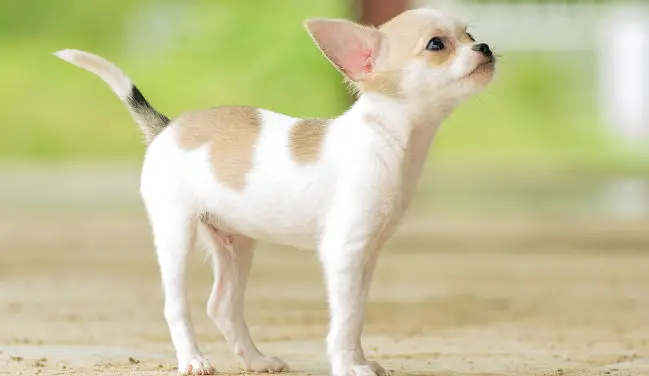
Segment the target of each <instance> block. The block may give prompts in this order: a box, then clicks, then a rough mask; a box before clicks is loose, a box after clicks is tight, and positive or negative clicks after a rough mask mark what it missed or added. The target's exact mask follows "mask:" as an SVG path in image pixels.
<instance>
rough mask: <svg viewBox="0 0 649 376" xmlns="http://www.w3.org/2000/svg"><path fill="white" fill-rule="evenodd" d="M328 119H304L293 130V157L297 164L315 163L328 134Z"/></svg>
mask: <svg viewBox="0 0 649 376" xmlns="http://www.w3.org/2000/svg"><path fill="white" fill-rule="evenodd" d="M328 123H329V120H327V119H302V120H298V121H297V123H295V124H294V125H293V127H292V128H291V134H290V144H291V145H290V148H291V155H292V156H293V159H294V160H295V161H296V162H297V163H314V162H316V161H317V160H318V157H319V156H320V151H321V150H322V144H323V142H324V138H325V135H326V134H327V124H328Z"/></svg>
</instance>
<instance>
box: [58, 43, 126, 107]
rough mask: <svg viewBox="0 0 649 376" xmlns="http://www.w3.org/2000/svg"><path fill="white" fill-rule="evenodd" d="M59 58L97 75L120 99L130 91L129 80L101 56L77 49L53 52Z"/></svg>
mask: <svg viewBox="0 0 649 376" xmlns="http://www.w3.org/2000/svg"><path fill="white" fill-rule="evenodd" d="M54 55H55V56H56V57H58V58H59V59H62V60H65V61H67V62H68V63H71V64H74V65H76V66H78V67H80V68H83V69H86V70H87V71H89V72H92V73H94V74H96V75H97V76H99V78H101V79H102V80H104V82H106V83H107V84H108V86H110V88H111V89H113V91H114V92H115V94H117V96H118V97H120V98H121V99H125V98H126V96H127V95H128V94H129V93H130V92H131V88H132V87H133V84H132V83H131V80H130V79H129V78H128V76H126V74H124V72H122V70H121V69H119V68H118V67H117V66H116V65H115V64H113V63H111V62H110V61H108V60H106V59H104V58H103V57H100V56H97V55H95V54H91V53H89V52H85V51H79V50H70V49H68V50H61V51H57V52H55V53H54Z"/></svg>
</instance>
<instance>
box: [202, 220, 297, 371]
mask: <svg viewBox="0 0 649 376" xmlns="http://www.w3.org/2000/svg"><path fill="white" fill-rule="evenodd" d="M205 229H206V232H207V233H208V239H209V243H210V244H208V245H209V248H210V250H211V253H212V256H213V259H214V286H213V288H212V292H211V294H210V297H209V300H208V302H207V313H208V315H209V316H210V317H211V318H212V320H213V321H214V323H215V324H216V326H217V327H218V328H219V330H221V332H222V333H223V336H224V337H225V340H226V341H227V342H228V343H229V344H230V346H231V347H232V348H233V351H234V353H235V354H237V356H238V357H239V359H240V360H241V361H242V362H243V364H244V366H245V369H246V370H248V371H253V372H279V371H286V370H288V367H287V366H286V364H285V363H284V362H282V361H281V360H279V359H277V358H273V357H268V356H265V355H264V354H262V353H261V351H259V349H257V346H255V344H254V342H253V341H252V338H250V332H249V330H248V325H247V324H246V322H245V319H244V316H243V300H244V293H245V290H246V285H247V282H248V275H249V272H250V266H251V265H252V258H253V248H254V240H252V239H250V238H247V237H244V236H240V235H227V234H223V233H221V232H219V231H218V230H216V229H215V228H212V227H211V226H207V227H205Z"/></svg>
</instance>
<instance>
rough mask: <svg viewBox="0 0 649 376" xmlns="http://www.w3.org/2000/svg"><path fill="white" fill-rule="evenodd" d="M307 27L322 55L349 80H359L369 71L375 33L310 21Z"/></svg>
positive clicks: (375, 45)
mask: <svg viewBox="0 0 649 376" xmlns="http://www.w3.org/2000/svg"><path fill="white" fill-rule="evenodd" d="M308 27H309V30H310V31H311V33H312V35H313V37H314V39H315V40H316V42H317V43H318V45H319V46H320V48H321V49H322V51H323V52H324V53H325V55H327V57H328V58H329V59H330V60H331V61H332V62H333V63H334V64H335V65H336V66H337V67H338V68H339V69H340V70H341V71H342V72H343V73H345V74H346V75H347V76H348V77H349V78H350V79H352V80H355V81H356V80H360V79H362V78H363V76H364V75H366V74H368V73H371V72H372V71H373V69H374V59H375V58H376V54H377V53H378V47H379V44H380V32H379V31H378V30H376V29H372V28H366V27H363V26H360V25H357V24H354V23H351V22H346V21H333V20H318V21H312V22H310V23H309V26H308Z"/></svg>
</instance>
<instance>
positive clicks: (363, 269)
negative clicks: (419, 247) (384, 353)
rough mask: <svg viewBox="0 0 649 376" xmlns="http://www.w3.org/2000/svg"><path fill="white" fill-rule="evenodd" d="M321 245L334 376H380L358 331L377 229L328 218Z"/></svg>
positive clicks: (363, 310) (359, 329) (372, 270)
mask: <svg viewBox="0 0 649 376" xmlns="http://www.w3.org/2000/svg"><path fill="white" fill-rule="evenodd" d="M327 223H328V226H327V228H326V229H325V232H324V236H323V238H322V242H321V246H320V258H321V260H322V265H323V268H324V274H325V281H326V284H327V295H328V298H329V312H330V328H329V335H328V336H327V353H328V355H329V361H330V365H331V371H332V374H333V375H334V376H382V375H385V374H386V372H385V370H383V368H381V366H379V365H378V363H376V362H370V361H368V360H367V359H365V354H364V353H363V349H362V347H361V333H362V330H363V319H364V313H365V302H366V300H367V296H368V293H369V288H370V283H371V280H372V274H373V272H374V267H375V265H376V258H377V253H378V250H379V247H378V246H377V245H376V244H375V239H376V236H377V234H376V231H373V229H372V228H368V227H367V226H366V225H360V226H358V227H357V226H355V225H359V224H360V222H357V221H346V220H344V219H343V218H340V217H338V218H331V217H330V220H328V221H327Z"/></svg>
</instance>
